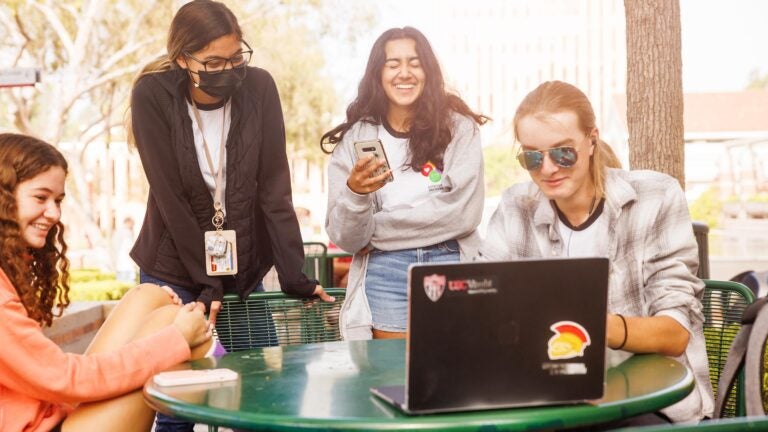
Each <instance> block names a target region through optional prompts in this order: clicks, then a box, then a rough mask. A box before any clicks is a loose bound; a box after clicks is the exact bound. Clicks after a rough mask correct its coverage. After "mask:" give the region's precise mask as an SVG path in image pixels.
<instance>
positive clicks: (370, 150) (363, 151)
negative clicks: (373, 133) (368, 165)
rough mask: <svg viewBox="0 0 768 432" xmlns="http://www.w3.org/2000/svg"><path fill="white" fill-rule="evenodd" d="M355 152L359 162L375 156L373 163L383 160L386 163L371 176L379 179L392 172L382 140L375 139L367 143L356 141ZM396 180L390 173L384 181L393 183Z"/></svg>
mask: <svg viewBox="0 0 768 432" xmlns="http://www.w3.org/2000/svg"><path fill="white" fill-rule="evenodd" d="M355 152H356V153H357V159H358V160H359V159H364V158H365V157H366V156H368V155H373V160H372V161H371V162H380V161H382V160H383V161H384V164H383V165H381V166H380V167H379V168H377V169H376V171H374V172H373V174H371V177H377V176H380V175H382V174H384V173H386V172H387V171H390V167H389V160H388V159H387V153H386V152H385V151H384V145H383V144H382V143H381V140H379V139H375V140H367V141H356V142H355ZM394 180H395V178H394V176H392V173H391V172H390V173H389V175H388V176H387V177H386V179H385V180H384V181H387V182H391V181H394Z"/></svg>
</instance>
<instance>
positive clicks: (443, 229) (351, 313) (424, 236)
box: [325, 113, 485, 340]
mask: <svg viewBox="0 0 768 432" xmlns="http://www.w3.org/2000/svg"><path fill="white" fill-rule="evenodd" d="M452 120H453V128H452V132H453V133H452V135H453V137H452V139H451V142H450V143H449V144H448V148H447V149H446V151H445V155H444V157H443V159H444V169H443V173H442V175H443V184H444V185H447V187H446V189H445V190H444V191H442V192H440V193H438V194H435V195H433V196H432V197H430V198H429V200H428V201H427V202H425V203H424V204H422V205H420V206H419V207H418V208H397V209H394V210H391V211H386V210H381V205H380V202H379V197H378V192H374V193H371V194H367V195H359V194H356V193H355V192H352V190H350V189H349V187H347V179H348V178H349V173H350V172H351V171H352V167H353V166H354V164H355V162H356V161H357V157H356V155H355V149H354V142H355V141H361V140H367V139H376V138H378V125H376V124H372V123H369V122H365V121H359V122H357V123H355V124H354V125H353V126H352V127H351V128H350V129H349V131H347V133H346V134H345V135H344V138H343V139H342V141H341V142H340V143H339V144H338V145H337V146H336V149H335V150H334V152H333V154H332V155H331V160H330V163H329V165H328V183H329V186H328V212H327V214H326V219H325V229H326V231H327V232H328V236H329V237H330V239H331V241H332V242H334V243H336V244H337V245H338V246H339V247H340V248H342V249H344V250H346V251H349V252H353V253H354V257H353V259H352V265H351V266H350V270H349V283H348V285H347V295H346V298H345V300H344V304H343V305H342V308H341V314H340V318H339V325H340V327H341V334H342V337H343V338H344V339H345V340H356V339H370V338H371V325H372V323H371V310H370V307H369V306H368V300H367V299H366V296H365V289H364V283H365V273H366V267H367V263H368V255H367V254H362V253H358V252H360V251H361V250H363V249H364V248H366V247H369V246H370V247H374V248H376V249H380V250H385V251H393V250H402V249H413V248H419V247H426V246H430V245H433V244H437V243H440V242H444V241H446V240H453V239H456V240H458V241H459V246H460V248H461V255H462V257H465V256H467V257H471V256H474V254H475V250H476V249H477V247H478V242H479V236H478V235H477V226H478V225H479V224H480V219H481V217H482V213H483V202H484V198H485V196H484V186H483V152H482V148H481V145H480V131H479V129H478V127H477V124H476V123H475V122H474V121H473V120H472V119H470V118H468V117H465V116H462V115H460V114H458V113H453V115H452ZM392 169H393V170H396V169H398V167H392ZM385 187H386V186H385Z"/></svg>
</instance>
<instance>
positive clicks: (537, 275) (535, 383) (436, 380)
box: [371, 258, 608, 414]
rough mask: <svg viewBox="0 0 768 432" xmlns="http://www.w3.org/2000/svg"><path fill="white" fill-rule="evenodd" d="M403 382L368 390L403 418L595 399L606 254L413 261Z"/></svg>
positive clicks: (599, 390)
mask: <svg viewBox="0 0 768 432" xmlns="http://www.w3.org/2000/svg"><path fill="white" fill-rule="evenodd" d="M408 286H409V291H408V292H409V294H408V296H409V310H408V339H407V342H406V382H405V385H402V384H401V385H394V386H386V387H375V388H371V392H372V393H373V394H374V395H376V396H378V397H379V398H381V399H382V400H384V401H386V402H388V403H390V404H392V405H394V406H395V407H397V408H399V409H400V410H402V411H404V412H406V413H411V414H422V413H435V412H449V411H471V410H483V409H494V408H506V407H517V406H534V405H556V404H571V403H582V402H585V401H589V400H592V399H599V398H601V397H602V396H603V390H604V383H605V321H606V311H607V296H608V259H607V258H559V259H545V260H521V261H504V262H466V263H434V264H414V265H411V267H410V268H409V270H408Z"/></svg>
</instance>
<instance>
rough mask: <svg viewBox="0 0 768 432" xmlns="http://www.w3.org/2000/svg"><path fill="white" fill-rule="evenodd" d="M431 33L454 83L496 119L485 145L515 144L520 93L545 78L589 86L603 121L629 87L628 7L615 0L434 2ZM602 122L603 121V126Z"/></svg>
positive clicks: (587, 89)
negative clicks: (513, 126)
mask: <svg viewBox="0 0 768 432" xmlns="http://www.w3.org/2000/svg"><path fill="white" fill-rule="evenodd" d="M430 3H431V6H430V10H431V11H432V18H431V20H430V21H429V22H430V25H429V28H428V29H425V33H426V34H427V37H428V38H429V39H430V41H431V42H432V43H433V45H434V46H435V50H436V52H437V54H438V57H439V59H440V61H441V63H442V65H443V70H444V73H445V75H446V80H447V81H448V84H449V85H450V86H452V87H453V88H454V89H455V90H457V91H458V92H459V94H460V95H461V96H462V98H464V100H466V101H467V103H469V105H470V106H471V107H472V108H474V109H478V110H480V111H481V112H483V113H485V114H488V115H490V116H491V117H493V120H494V121H493V122H492V123H490V124H489V125H487V126H484V127H483V128H482V129H481V130H482V131H483V134H484V135H483V138H484V140H483V141H484V143H485V144H497V143H511V142H512V130H511V124H512V119H513V117H514V114H515V110H516V109H517V106H518V104H519V103H520V101H521V100H522V98H523V97H524V96H525V95H526V94H528V93H529V92H530V91H531V90H533V89H534V88H535V87H536V86H538V85H539V84H540V83H542V82H544V81H549V80H561V81H566V82H568V83H571V84H573V85H575V86H577V87H578V88H580V89H581V90H582V91H584V92H585V93H586V94H587V96H588V97H589V99H590V100H591V101H592V104H593V106H594V109H595V114H596V115H597V119H598V122H601V121H603V120H604V118H605V116H604V114H605V108H606V107H607V106H609V105H610V104H611V98H612V97H613V95H614V94H617V93H624V92H625V88H626V69H627V66H626V65H627V60H626V42H625V40H626V39H625V16H624V6H623V3H622V2H621V1H617V0H579V1H574V0H520V1H505V0H497V1H487V2H481V3H477V4H476V3H472V2H465V1H454V0H448V1H445V0H431V1H430ZM602 126H603V125H602V124H601V123H598V127H602Z"/></svg>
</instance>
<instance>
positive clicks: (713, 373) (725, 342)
mask: <svg viewBox="0 0 768 432" xmlns="http://www.w3.org/2000/svg"><path fill="white" fill-rule="evenodd" d="M704 283H705V288H704V298H703V301H702V306H703V307H704V338H705V340H706V345H707V358H708V359H709V378H710V380H711V381H712V388H713V390H714V392H715V396H717V392H718V390H719V389H718V388H717V386H718V383H719V382H720V373H721V372H722V370H723V367H725V362H726V361H727V360H728V352H729V350H730V348H731V344H732V343H733V339H734V338H735V337H736V333H738V332H739V329H741V315H742V314H743V313H744V309H746V308H747V306H749V305H750V304H751V303H752V302H754V301H755V296H754V294H753V293H752V291H751V290H750V289H749V288H747V287H745V286H744V285H742V284H740V283H736V282H730V281H716V280H704ZM743 382H744V377H743V374H742V375H740V376H739V379H738V380H737V382H736V384H735V385H734V386H733V388H732V389H731V390H730V392H729V395H728V398H727V400H726V404H725V408H724V412H723V417H736V416H743V415H744V411H745V409H744V402H743V401H744V398H743V395H744V393H743V389H742V383H743Z"/></svg>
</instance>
